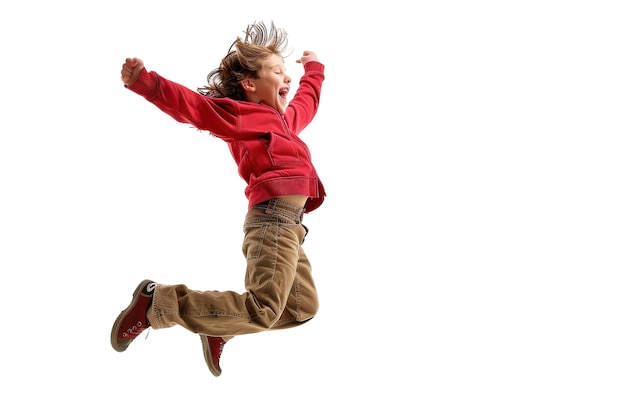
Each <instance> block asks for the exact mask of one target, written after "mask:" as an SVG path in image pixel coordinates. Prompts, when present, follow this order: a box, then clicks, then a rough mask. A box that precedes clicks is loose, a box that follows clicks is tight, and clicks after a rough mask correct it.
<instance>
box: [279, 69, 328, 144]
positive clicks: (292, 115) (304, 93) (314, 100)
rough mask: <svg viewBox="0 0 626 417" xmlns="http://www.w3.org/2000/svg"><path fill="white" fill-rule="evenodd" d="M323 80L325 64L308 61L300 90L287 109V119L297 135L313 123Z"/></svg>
mask: <svg viewBox="0 0 626 417" xmlns="http://www.w3.org/2000/svg"><path fill="white" fill-rule="evenodd" d="M323 81H324V65H323V64H322V63H321V62H317V61H311V62H307V63H306V64H305V66H304V75H303V76H302V78H300V85H299V86H298V90H297V91H296V94H295V95H294V97H293V99H292V100H291V102H290V103H289V106H287V110H286V111H285V120H286V121H287V124H288V125H289V127H290V128H291V129H292V130H293V131H294V133H295V134H296V135H297V134H299V133H300V132H301V131H302V130H303V129H304V128H305V127H307V125H308V124H309V123H311V121H312V120H313V117H314V116H315V114H316V113H317V108H318V106H319V102H320V94H321V92H322V82H323Z"/></svg>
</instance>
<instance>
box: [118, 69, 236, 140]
mask: <svg viewBox="0 0 626 417" xmlns="http://www.w3.org/2000/svg"><path fill="white" fill-rule="evenodd" d="M121 74H122V76H121V78H122V82H123V83H124V86H125V87H126V88H128V89H129V90H131V91H133V92H135V93H137V94H139V95H141V96H142V97H144V98H145V99H146V100H148V101H150V102H151V103H152V104H154V105H155V106H157V107H158V108H159V109H161V110H162V111H163V112H164V113H166V114H168V115H169V116H171V117H172V118H173V119H174V120H176V121H178V122H181V123H187V124H190V125H192V126H194V127H196V128H198V129H200V130H207V131H210V132H211V133H213V134H214V135H216V136H219V137H229V138H236V136H237V117H238V109H237V105H236V103H235V102H234V101H233V100H229V99H209V98H207V97H206V96H203V95H201V94H199V93H197V92H196V91H193V90H191V89H189V88H187V87H185V86H183V85H180V84H178V83H175V82H173V81H169V80H167V79H165V78H163V77H161V76H159V75H157V73H155V72H148V71H147V70H146V68H145V65H144V63H143V61H142V60H141V59H139V58H127V59H126V61H125V62H124V64H123V65H122V72H121Z"/></svg>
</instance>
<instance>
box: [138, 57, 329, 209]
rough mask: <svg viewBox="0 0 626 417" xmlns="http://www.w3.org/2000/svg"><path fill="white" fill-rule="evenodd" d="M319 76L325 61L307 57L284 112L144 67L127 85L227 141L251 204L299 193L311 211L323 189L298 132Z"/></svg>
mask: <svg viewBox="0 0 626 417" xmlns="http://www.w3.org/2000/svg"><path fill="white" fill-rule="evenodd" d="M322 81H324V65H323V64H321V63H320V62H307V63H306V64H305V65H304V75H303V76H302V78H301V79H300V85H299V87H298V90H297V91H296V94H295V95H294V97H293V99H292V100H291V101H290V102H289V105H288V106H287V109H286V110H285V114H284V115H281V114H280V113H279V112H278V111H277V110H276V109H274V108H273V107H271V106H269V105H267V104H265V103H250V102H246V101H238V100H233V99H230V98H211V97H207V96H204V95H202V94H200V93H198V92H196V91H192V90H190V89H189V88H187V87H184V86H182V85H180V84H177V83H175V82H172V81H169V80H167V79H165V78H163V77H161V76H160V75H158V74H157V73H156V72H153V71H151V72H148V71H147V70H146V69H145V68H144V69H143V70H142V73H141V75H140V77H139V78H138V79H137V81H135V82H134V83H133V84H131V85H130V86H128V88H129V89H130V90H132V91H134V92H136V93H137V94H139V95H141V96H143V97H144V98H146V99H147V100H148V101H150V102H151V103H152V104H154V105H155V106H157V107H158V108H159V109H161V110H162V111H163V112H165V113H167V114H168V115H170V116H171V117H173V118H174V119H175V120H177V121H179V122H181V123H188V124H190V125H192V126H194V127H196V128H198V129H200V130H206V131H209V132H210V133H211V134H212V135H214V136H216V137H218V138H221V139H223V140H224V141H226V142H227V143H228V146H229V148H230V151H231V153H232V155H233V158H234V159H235V162H236V163H237V167H238V169H239V175H240V176H241V178H243V179H244V180H245V181H246V184H248V186H247V187H246V190H245V194H246V197H247V198H248V202H249V207H252V206H254V205H256V204H258V203H261V202H263V201H266V200H269V199H270V198H273V197H278V196H281V195H289V194H302V195H308V196H309V199H308V200H307V203H306V206H305V207H306V211H307V212H311V211H313V210H315V209H316V208H318V207H319V206H320V205H321V204H322V202H323V201H324V196H325V195H326V193H325V192H324V186H323V185H322V183H321V181H320V180H319V178H318V177H317V172H316V171H315V167H314V166H313V163H312V162H311V153H310V152H309V148H308V147H307V146H306V144H305V143H304V142H303V141H302V140H301V139H300V138H299V137H298V134H299V133H300V132H301V131H302V129H304V128H305V127H306V126H307V125H308V124H309V123H310V122H311V120H313V117H314V116H315V113H316V112H317V108H318V105H319V99H320V92H321V89H322Z"/></svg>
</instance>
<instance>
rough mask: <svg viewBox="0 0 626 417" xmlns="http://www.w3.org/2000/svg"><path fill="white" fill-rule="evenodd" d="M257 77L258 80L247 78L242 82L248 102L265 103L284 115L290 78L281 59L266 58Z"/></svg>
mask: <svg viewBox="0 0 626 417" xmlns="http://www.w3.org/2000/svg"><path fill="white" fill-rule="evenodd" d="M257 75H258V76H259V78H247V79H245V80H243V81H242V85H243V87H244V91H246V97H247V98H248V101H252V102H255V103H260V102H265V103H267V104H269V105H270V106H272V107H273V108H275V109H276V110H278V111H279V112H280V113H281V114H284V113H285V110H286V109H287V94H288V93H289V85H290V84H291V77H289V76H288V75H287V73H286V72H285V66H284V63H283V57H282V56H280V55H272V56H270V57H269V58H267V59H266V60H265V61H263V66H262V68H261V69H260V70H259V71H258V73H257Z"/></svg>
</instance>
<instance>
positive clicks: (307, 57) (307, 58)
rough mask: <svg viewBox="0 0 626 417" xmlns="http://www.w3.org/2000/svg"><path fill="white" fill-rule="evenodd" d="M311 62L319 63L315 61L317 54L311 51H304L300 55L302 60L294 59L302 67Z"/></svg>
mask: <svg viewBox="0 0 626 417" xmlns="http://www.w3.org/2000/svg"><path fill="white" fill-rule="evenodd" d="M312 61H319V60H318V59H317V54H316V53H315V52H311V51H304V53H303V54H302V58H300V59H296V62H297V63H298V64H302V65H304V64H306V63H307V62H312Z"/></svg>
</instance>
